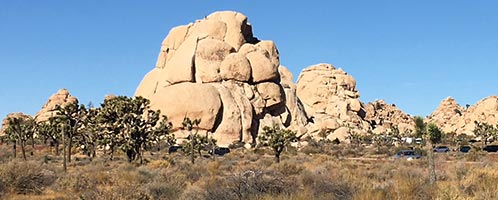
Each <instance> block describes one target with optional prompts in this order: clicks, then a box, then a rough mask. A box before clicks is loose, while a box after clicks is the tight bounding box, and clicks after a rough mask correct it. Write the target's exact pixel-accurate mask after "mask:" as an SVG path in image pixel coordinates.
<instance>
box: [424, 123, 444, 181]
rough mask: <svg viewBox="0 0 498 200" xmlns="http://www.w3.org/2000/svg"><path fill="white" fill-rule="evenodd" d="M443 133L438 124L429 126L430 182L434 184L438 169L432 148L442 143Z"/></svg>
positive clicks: (427, 133) (427, 135)
mask: <svg viewBox="0 0 498 200" xmlns="http://www.w3.org/2000/svg"><path fill="white" fill-rule="evenodd" d="M441 137H442V131H441V130H440V129H439V127H437V126H436V124H433V123H430V124H429V125H427V131H426V140H427V141H428V144H427V146H428V147H429V148H428V149H427V150H428V155H429V182H430V183H431V184H434V183H435V182H436V169H435V168H436V167H435V162H434V151H433V150H432V146H433V145H434V144H437V143H439V142H441Z"/></svg>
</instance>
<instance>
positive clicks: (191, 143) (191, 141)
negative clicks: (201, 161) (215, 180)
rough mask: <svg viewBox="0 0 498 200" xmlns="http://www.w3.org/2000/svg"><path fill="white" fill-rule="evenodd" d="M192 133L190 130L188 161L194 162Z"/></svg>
mask: <svg viewBox="0 0 498 200" xmlns="http://www.w3.org/2000/svg"><path fill="white" fill-rule="evenodd" d="M194 141H195V138H194V135H192V131H191V132H190V162H192V164H195V154H194Z"/></svg>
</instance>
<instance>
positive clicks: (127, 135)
mask: <svg viewBox="0 0 498 200" xmlns="http://www.w3.org/2000/svg"><path fill="white" fill-rule="evenodd" d="M160 118H161V117H160V111H153V110H150V101H149V100H148V99H146V98H143V97H134V98H130V97H125V96H118V97H112V98H108V99H106V100H105V101H104V103H103V104H102V107H101V110H100V112H99V114H98V122H99V123H100V124H101V128H102V130H103V131H104V134H102V137H101V138H100V141H102V142H103V143H104V144H105V145H107V146H109V147H110V150H111V159H112V157H113V154H114V149H115V148H116V147H119V148H120V149H121V150H122V151H124V152H125V153H126V155H127V157H128V161H129V162H131V161H134V160H137V159H140V163H143V154H142V153H143V151H144V150H146V149H147V148H148V147H149V146H150V144H151V143H154V142H156V141H158V140H159V139H160V138H161V137H162V136H165V135H168V134H169V131H170V129H171V124H169V123H167V122H166V121H167V118H166V117H165V116H163V121H162V123H161V124H160V126H159V127H157V128H156V125H157V123H158V122H159V120H160Z"/></svg>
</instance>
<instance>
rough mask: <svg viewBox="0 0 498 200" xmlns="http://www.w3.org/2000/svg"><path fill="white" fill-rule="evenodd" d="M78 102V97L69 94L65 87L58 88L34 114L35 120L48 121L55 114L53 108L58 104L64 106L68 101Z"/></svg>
mask: <svg viewBox="0 0 498 200" xmlns="http://www.w3.org/2000/svg"><path fill="white" fill-rule="evenodd" d="M74 102H78V99H77V98H76V97H74V96H71V94H70V93H69V91H68V90H67V89H60V90H59V91H57V93H55V94H53V95H52V96H50V98H48V100H47V103H45V104H44V105H43V107H42V109H41V110H40V111H38V113H36V115H35V116H34V118H35V120H36V121H37V122H44V121H48V119H49V118H50V117H53V116H55V115H56V114H57V111H56V110H55V108H56V107H57V106H58V105H59V106H61V107H64V106H66V105H68V104H70V103H74Z"/></svg>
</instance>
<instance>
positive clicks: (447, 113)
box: [427, 96, 498, 135]
mask: <svg viewBox="0 0 498 200" xmlns="http://www.w3.org/2000/svg"><path fill="white" fill-rule="evenodd" d="M427 121H428V122H433V123H435V124H436V125H438V126H439V127H441V128H442V130H443V131H444V132H446V133H456V134H467V135H473V134H474V133H473V130H474V128H475V124H474V121H479V122H485V123H488V124H490V125H497V124H498V96H490V97H486V98H484V99H482V100H480V101H479V102H477V103H476V104H475V105H472V106H470V105H469V106H467V107H465V108H464V107H462V106H460V105H459V104H458V103H457V102H456V101H455V99H453V98H451V97H448V98H446V99H444V100H442V101H441V103H440V104H439V107H438V108H437V109H436V110H435V111H434V112H433V113H432V114H431V115H429V116H428V117H427Z"/></svg>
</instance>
